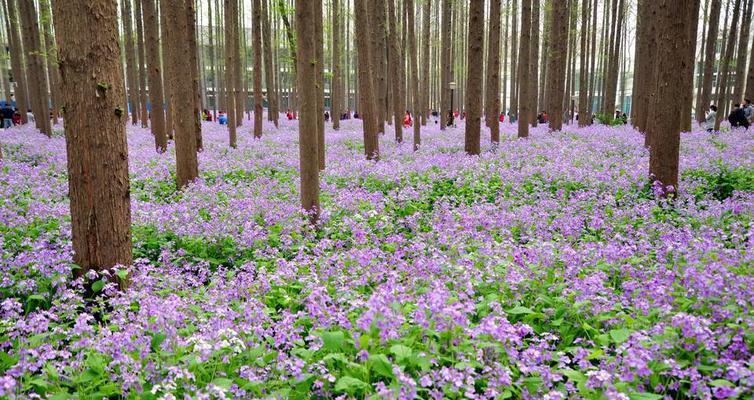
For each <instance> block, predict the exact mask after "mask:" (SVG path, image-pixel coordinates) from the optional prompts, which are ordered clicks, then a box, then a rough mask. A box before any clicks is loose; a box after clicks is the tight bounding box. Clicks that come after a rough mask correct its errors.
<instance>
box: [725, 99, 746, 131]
mask: <svg viewBox="0 0 754 400" xmlns="http://www.w3.org/2000/svg"><path fill="white" fill-rule="evenodd" d="M728 122H730V126H731V128H741V127H744V128H746V129H749V121H748V120H747V119H746V113H745V112H744V109H743V108H741V105H740V104H738V103H737V104H734V105H733V111H731V112H730V114H729V115H728Z"/></svg>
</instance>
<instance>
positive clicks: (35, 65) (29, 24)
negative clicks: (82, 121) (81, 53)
mask: <svg viewBox="0 0 754 400" xmlns="http://www.w3.org/2000/svg"><path fill="white" fill-rule="evenodd" d="M19 14H20V17H21V26H22V28H23V32H24V35H23V39H24V50H25V51H26V61H27V64H28V65H27V66H28V73H29V74H28V78H29V82H30V84H29V92H30V93H31V108H32V112H33V113H34V116H35V117H36V118H35V119H34V121H35V124H36V127H37V129H39V130H40V131H41V132H42V133H44V134H45V135H47V136H52V126H51V125H50V107H49V96H48V92H47V74H46V73H45V70H44V58H43V50H42V43H41V41H40V36H39V19H38V18H37V10H36V8H35V7H34V3H33V2H29V1H21V2H20V3H19Z"/></svg>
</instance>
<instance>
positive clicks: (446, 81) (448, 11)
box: [440, 0, 453, 130]
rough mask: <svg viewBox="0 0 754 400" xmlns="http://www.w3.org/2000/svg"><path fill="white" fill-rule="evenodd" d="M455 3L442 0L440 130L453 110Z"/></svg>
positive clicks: (443, 127) (449, 0)
mask: <svg viewBox="0 0 754 400" xmlns="http://www.w3.org/2000/svg"><path fill="white" fill-rule="evenodd" d="M452 20H453V3H452V1H451V0H442V25H443V27H442V39H441V40H440V46H442V54H441V62H440V65H441V66H442V67H441V68H442V71H441V73H440V75H441V78H440V93H441V95H440V103H441V106H440V107H441V110H440V130H444V129H445V126H446V125H447V124H448V121H447V120H446V118H447V117H448V113H449V112H453V110H452V109H451V106H450V103H451V92H452V91H451V90H450V81H451V79H452V76H451V63H452V61H453V60H452V59H451V56H450V50H451V45H452V44H451V36H450V32H451V30H452V29H453V24H452Z"/></svg>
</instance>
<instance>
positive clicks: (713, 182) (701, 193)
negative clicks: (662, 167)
mask: <svg viewBox="0 0 754 400" xmlns="http://www.w3.org/2000/svg"><path fill="white" fill-rule="evenodd" d="M683 176H684V177H686V178H696V179H698V180H699V181H700V183H701V184H700V185H699V186H697V187H695V188H694V191H693V193H694V195H695V196H696V197H697V198H698V199H699V198H704V197H706V196H711V197H712V198H714V199H715V200H718V201H723V200H725V199H728V198H729V197H731V196H733V193H734V192H754V168H745V167H739V168H735V169H731V168H729V167H727V166H724V165H722V163H720V164H719V165H718V166H717V170H714V171H707V170H701V169H696V170H686V171H684V172H683Z"/></svg>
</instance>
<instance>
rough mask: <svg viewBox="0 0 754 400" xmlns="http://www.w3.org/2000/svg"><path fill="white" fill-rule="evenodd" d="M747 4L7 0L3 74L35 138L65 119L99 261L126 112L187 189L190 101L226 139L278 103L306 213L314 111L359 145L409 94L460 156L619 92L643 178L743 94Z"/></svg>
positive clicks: (88, 240) (120, 191)
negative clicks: (295, 131) (294, 126)
mask: <svg viewBox="0 0 754 400" xmlns="http://www.w3.org/2000/svg"><path fill="white" fill-rule="evenodd" d="M753 2H754V0H730V1H728V0H726V1H722V0H705V1H704V4H703V5H702V4H701V2H700V0H684V1H671V0H562V1H555V0H468V1H461V0H386V1H371V0H325V1H324V2H323V1H322V0H316V1H315V0H306V1H302V0H298V1H294V0H249V1H244V0H222V1H220V0H117V1H116V0H96V1H95V0H91V1H87V2H77V1H74V2H62V1H52V4H51V1H50V0H2V9H1V10H0V12H2V16H3V20H4V22H5V23H4V24H3V25H2V26H0V42H3V43H4V44H5V46H6V48H7V50H8V57H4V58H3V59H2V60H0V74H2V78H1V79H2V85H0V90H2V94H3V97H4V98H6V99H12V100H13V101H15V104H16V105H17V106H18V108H20V109H21V110H22V111H25V110H26V109H29V110H31V112H32V113H33V115H35V116H36V118H35V125H36V127H37V128H38V129H39V130H40V131H41V132H43V133H45V134H47V135H48V136H50V135H52V134H53V126H55V125H56V124H57V123H58V117H60V116H61V114H62V115H63V117H64V118H65V122H66V129H65V134H66V139H67V142H68V147H69V161H68V162H69V174H70V181H71V207H72V216H73V221H74V248H75V250H76V254H77V260H76V261H77V263H79V264H80V265H82V266H83V267H84V269H86V268H88V267H89V266H97V267H109V266H112V265H113V264H115V263H127V262H130V253H129V252H126V251H122V252H118V251H109V250H108V251H107V254H108V255H107V257H103V256H102V255H101V254H94V253H96V251H95V252H91V251H89V250H85V249H98V248H101V247H102V248H104V247H103V246H119V245H123V246H127V245H128V243H129V240H130V239H129V237H130V236H129V235H130V233H129V232H128V229H127V228H123V227H122V226H123V225H122V223H124V222H123V221H127V220H128V179H127V150H126V142H125V131H124V124H125V123H126V122H127V121H129V122H130V123H131V124H134V125H137V124H138V125H141V126H142V127H145V128H146V127H149V128H151V132H152V134H153V135H154V142H155V149H156V151H157V152H158V153H165V152H167V150H168V144H169V142H170V141H171V140H172V141H174V143H175V152H176V185H177V186H178V187H179V188H182V187H184V186H186V185H188V184H190V183H191V182H192V181H193V180H194V179H195V178H196V177H197V176H198V172H199V168H198V162H197V152H199V151H201V150H202V146H203V143H202V133H201V123H200V121H201V119H203V118H205V119H206V118H207V117H209V119H213V120H216V119H218V118H223V119H224V120H225V119H227V127H228V144H229V146H230V147H232V148H235V147H237V135H238V127H239V126H241V125H242V124H243V123H244V120H245V119H247V120H251V114H252V113H253V114H254V118H253V122H250V123H251V124H253V133H254V137H256V138H259V137H261V136H262V134H263V132H262V122H263V115H264V113H265V109H266V110H267V118H268V120H269V121H272V122H274V123H275V125H277V124H278V118H280V115H281V114H280V111H281V110H284V109H287V110H289V112H288V114H289V115H290V116H291V118H298V120H299V123H300V127H301V128H300V132H299V134H300V141H299V143H300V148H301V153H300V155H301V159H300V162H301V176H302V187H301V200H302V205H303V208H304V209H306V210H307V211H309V212H310V213H311V218H312V221H316V219H317V215H318V212H319V210H318V208H319V202H318V192H319V183H318V182H319V181H318V174H319V171H321V170H323V169H325V167H326V165H327V163H326V161H327V160H326V149H325V129H324V128H325V127H324V124H325V122H324V118H323V114H324V113H325V110H328V113H329V115H330V116H331V117H332V118H331V121H332V122H331V123H332V126H333V128H334V129H336V130H337V129H338V128H339V124H340V119H341V115H347V116H351V115H352V112H358V114H359V116H360V118H361V119H362V120H363V121H364V125H363V140H364V149H365V157H367V158H368V159H372V160H379V156H380V152H379V149H380V146H379V141H380V140H385V139H384V138H383V135H386V134H388V133H389V132H390V130H392V131H393V134H392V135H390V136H393V137H394V140H396V141H398V142H403V141H404V129H403V121H404V117H405V115H406V113H407V112H408V113H410V115H411V116H412V118H413V122H414V123H413V125H412V128H413V135H412V142H413V149H414V150H419V149H420V144H421V139H422V138H421V132H422V130H421V128H422V126H426V125H427V124H429V123H438V124H439V125H440V126H441V129H445V128H446V127H447V126H453V123H454V119H455V118H457V117H458V116H461V117H465V118H466V124H465V128H466V132H465V139H464V141H465V147H464V148H465V151H466V152H467V153H468V154H470V155H475V154H479V153H480V151H481V148H482V146H481V143H482V140H483V139H482V132H483V131H482V129H481V126H482V124H481V120H482V118H483V119H484V126H486V127H488V128H489V141H490V142H491V143H492V144H493V149H494V148H496V146H495V144H497V143H498V142H499V141H500V133H499V121H500V119H504V120H505V121H506V123H507V122H518V136H519V137H521V138H525V137H527V136H528V135H529V127H530V126H536V125H537V124H538V123H540V122H543V121H546V122H547V123H548V124H549V128H550V129H551V130H553V131H558V130H561V129H562V128H563V126H564V125H568V124H572V123H574V120H575V119H576V118H578V124H579V125H580V126H586V125H589V124H592V123H594V121H595V119H594V117H595V116H597V117H598V118H600V119H601V120H602V121H603V122H604V121H607V120H608V119H611V117H612V116H613V115H614V112H615V111H616V110H618V111H619V112H626V113H630V115H631V121H632V124H633V125H634V126H635V127H636V128H637V129H638V130H639V131H640V132H642V133H643V134H644V135H645V138H646V139H645V143H646V145H647V146H648V147H649V149H650V154H651V160H650V171H649V173H650V175H651V176H652V177H653V178H652V179H657V180H658V181H659V182H661V183H662V184H663V185H671V186H674V187H675V186H677V184H678V146H679V138H680V132H681V131H682V130H689V129H690V128H691V122H692V115H693V114H694V113H695V114H696V118H697V120H699V121H701V120H702V118H703V114H704V111H705V110H706V108H707V106H708V105H709V104H710V103H711V102H713V101H714V102H715V103H716V104H717V105H718V107H719V108H720V110H721V112H719V113H718V117H717V123H716V127H719V125H720V122H721V121H722V119H723V117H724V116H725V115H726V110H728V109H730V108H731V107H732V104H733V103H735V102H738V101H739V100H741V98H742V97H749V98H751V97H753V96H754V52H750V47H751V38H750V36H751V22H752V12H754V4H753ZM721 19H722V20H723V21H722V23H721ZM695 60H698V61H696V62H695ZM747 64H748V65H747ZM629 92H630V93H629ZM456 112H457V113H458V114H456ZM501 113H502V118H501ZM20 115H21V118H22V120H23V122H24V123H25V122H27V121H26V118H27V113H25V112H21V113H20ZM48 115H49V116H50V118H48V117H47V116H48ZM433 116H435V118H432V117H433ZM485 132H486V131H485ZM484 140H485V141H486V140H487V139H486V138H485V139H484ZM74 150H75V151H74ZM110 182H116V183H117V184H111V183H110ZM101 188H107V189H106V190H102V189H101ZM95 192H96V196H95ZM100 209H102V210H105V211H104V212H103V214H100V211H99V210H100ZM125 225H126V226H127V223H126V224H125ZM104 242H107V244H105V243H104Z"/></svg>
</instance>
